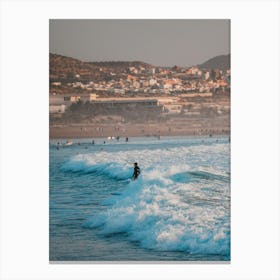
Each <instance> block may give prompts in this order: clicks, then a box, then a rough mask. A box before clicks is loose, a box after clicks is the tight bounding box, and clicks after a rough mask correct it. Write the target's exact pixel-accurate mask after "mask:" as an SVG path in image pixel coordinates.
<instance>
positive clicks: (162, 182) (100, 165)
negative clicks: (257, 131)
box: [62, 145, 230, 257]
mask: <svg viewBox="0 0 280 280" xmlns="http://www.w3.org/2000/svg"><path fill="white" fill-rule="evenodd" d="M195 149H196V147H190V148H181V149H178V148H173V149H168V150H165V151H163V150H150V151H147V152H145V151H144V152H143V150H142V151H137V150H135V151H122V152H116V153H112V152H111V153H107V152H98V153H95V154H86V155H78V156H75V157H73V158H71V159H70V160H69V161H67V162H66V163H65V164H64V165H63V166H62V169H63V170H64V171H65V172H79V173H81V174H86V173H94V174H95V173H97V174H101V175H103V176H106V177H109V178H112V179H117V180H127V181H126V184H127V186H126V188H125V190H124V191H118V192H114V191H113V192H111V193H108V199H107V200H105V201H103V205H104V206H106V210H105V211H104V212H99V213H95V214H94V215H93V216H90V217H89V218H88V219H87V220H86V221H85V223H84V224H83V226H84V227H87V228H96V229H97V230H98V231H99V232H100V234H104V235H105V236H107V235H112V234H117V233H125V234H126V236H127V238H129V240H131V241H135V242H137V243H138V244H139V245H140V246H141V247H143V248H147V249H153V250H159V251H185V252H187V253H190V254H200V253H201V254H219V255H224V256H227V257H229V254H230V253H229V252H230V218H229V215H230V190H229V181H230V180H229V178H230V173H229V172H228V171H227V170H225V168H224V167H223V166H222V163H223V160H224V159H223V158H222V157H221V158H219V157H218V156H217V154H219V155H220V154H222V153H223V151H224V150H225V148H224V147H223V146H222V145H220V146H219V147H218V151H216V154H215V151H213V147H212V148H211V149H208V148H207V147H202V150H203V151H202V152H201V147H200V150H195ZM206 152H208V154H207V153H206ZM194 154H195V155H196V157H197V158H195V157H193V155H194ZM190 157H193V160H192V161H190V160H189V158H190ZM213 158H215V160H216V162H217V163H218V164H216V165H215V166H212V167H209V164H208V167H207V164H205V161H206V160H207V161H208V162H211V160H212V159H213ZM112 159H113V160H112ZM137 159H138V160H137ZM134 161H139V163H141V165H140V167H141V169H142V172H141V175H140V176H139V178H138V179H137V180H136V181H130V180H128V179H129V178H131V175H132V172H133V168H132V163H133V162H134ZM210 166H211V165H210Z"/></svg>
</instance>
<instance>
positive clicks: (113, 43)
mask: <svg viewBox="0 0 280 280" xmlns="http://www.w3.org/2000/svg"><path fill="white" fill-rule="evenodd" d="M49 25H50V29H49V30H50V31H49V51H50V52H51V53H56V54H61V55H65V56H70V57H73V58H77V59H80V60H82V61H143V62H146V63H150V64H153V65H155V66H174V65H178V66H182V67H184V66H188V67H189V66H193V65H197V64H201V63H203V62H205V61H207V60H208V59H210V58H213V57H215V56H217V55H225V54H229V53H230V20H228V19H217V20H216V19H197V20H186V19H182V20H177V19H176V20H175V19H174V20H147V19H143V20H139V19H126V20H109V19H102V20H98V19H87V20H83V19H82V20H80V19H59V20H57V19H51V20H50V22H49Z"/></svg>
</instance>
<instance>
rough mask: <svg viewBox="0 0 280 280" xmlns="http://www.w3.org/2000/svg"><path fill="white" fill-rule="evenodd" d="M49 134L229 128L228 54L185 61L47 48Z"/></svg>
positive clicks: (185, 132)
mask: <svg viewBox="0 0 280 280" xmlns="http://www.w3.org/2000/svg"><path fill="white" fill-rule="evenodd" d="M49 78H50V83H49V90H50V92H49V112H50V137H51V138H57V137H65V138H72V137H74V136H75V137H77V138H79V137H107V136H112V134H114V135H115V134H119V135H121V136H126V135H130V136H141V135H146V136H151V135H204V134H206V135H212V134H229V132H230V121H229V120H230V67H229V56H220V57H216V58H214V59H212V60H209V61H207V62H206V63H204V64H202V65H197V66H191V67H179V66H176V65H175V66H172V67H158V66H153V65H150V64H147V63H144V62H137V61H136V62H82V61H79V60H77V59H73V58H68V57H64V56H60V55H56V54H50V77H49Z"/></svg>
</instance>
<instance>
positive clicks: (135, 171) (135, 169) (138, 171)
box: [132, 162, 141, 181]
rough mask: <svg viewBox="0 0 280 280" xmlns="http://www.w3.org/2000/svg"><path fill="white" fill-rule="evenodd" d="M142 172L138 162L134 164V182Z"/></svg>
mask: <svg viewBox="0 0 280 280" xmlns="http://www.w3.org/2000/svg"><path fill="white" fill-rule="evenodd" d="M140 173H141V171H140V168H139V166H138V164H137V162H134V172H133V175H132V180H133V181H135V180H136V179H137V177H138V176H139V175H140Z"/></svg>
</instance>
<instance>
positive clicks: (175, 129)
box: [49, 117, 230, 139]
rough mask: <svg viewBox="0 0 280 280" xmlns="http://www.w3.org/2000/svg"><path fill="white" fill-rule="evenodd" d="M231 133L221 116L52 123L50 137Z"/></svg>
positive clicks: (225, 118)
mask: <svg viewBox="0 0 280 280" xmlns="http://www.w3.org/2000/svg"><path fill="white" fill-rule="evenodd" d="M210 134H211V135H227V134H230V122H229V118H228V117H223V118H217V119H211V120H207V119H195V120H173V121H170V122H168V123H167V122H165V123H156V122H151V123H149V122H147V123H121V124H120V123H113V124H110V123H102V124H100V123H96V124H94V123H91V124H84V123H81V124H69V125H65V124H60V125H59V124H56V125H50V130H49V137H50V139H59V138H65V139H71V138H100V137H110V136H113V137H117V136H119V137H133V136H158V135H160V136H191V135H210Z"/></svg>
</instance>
